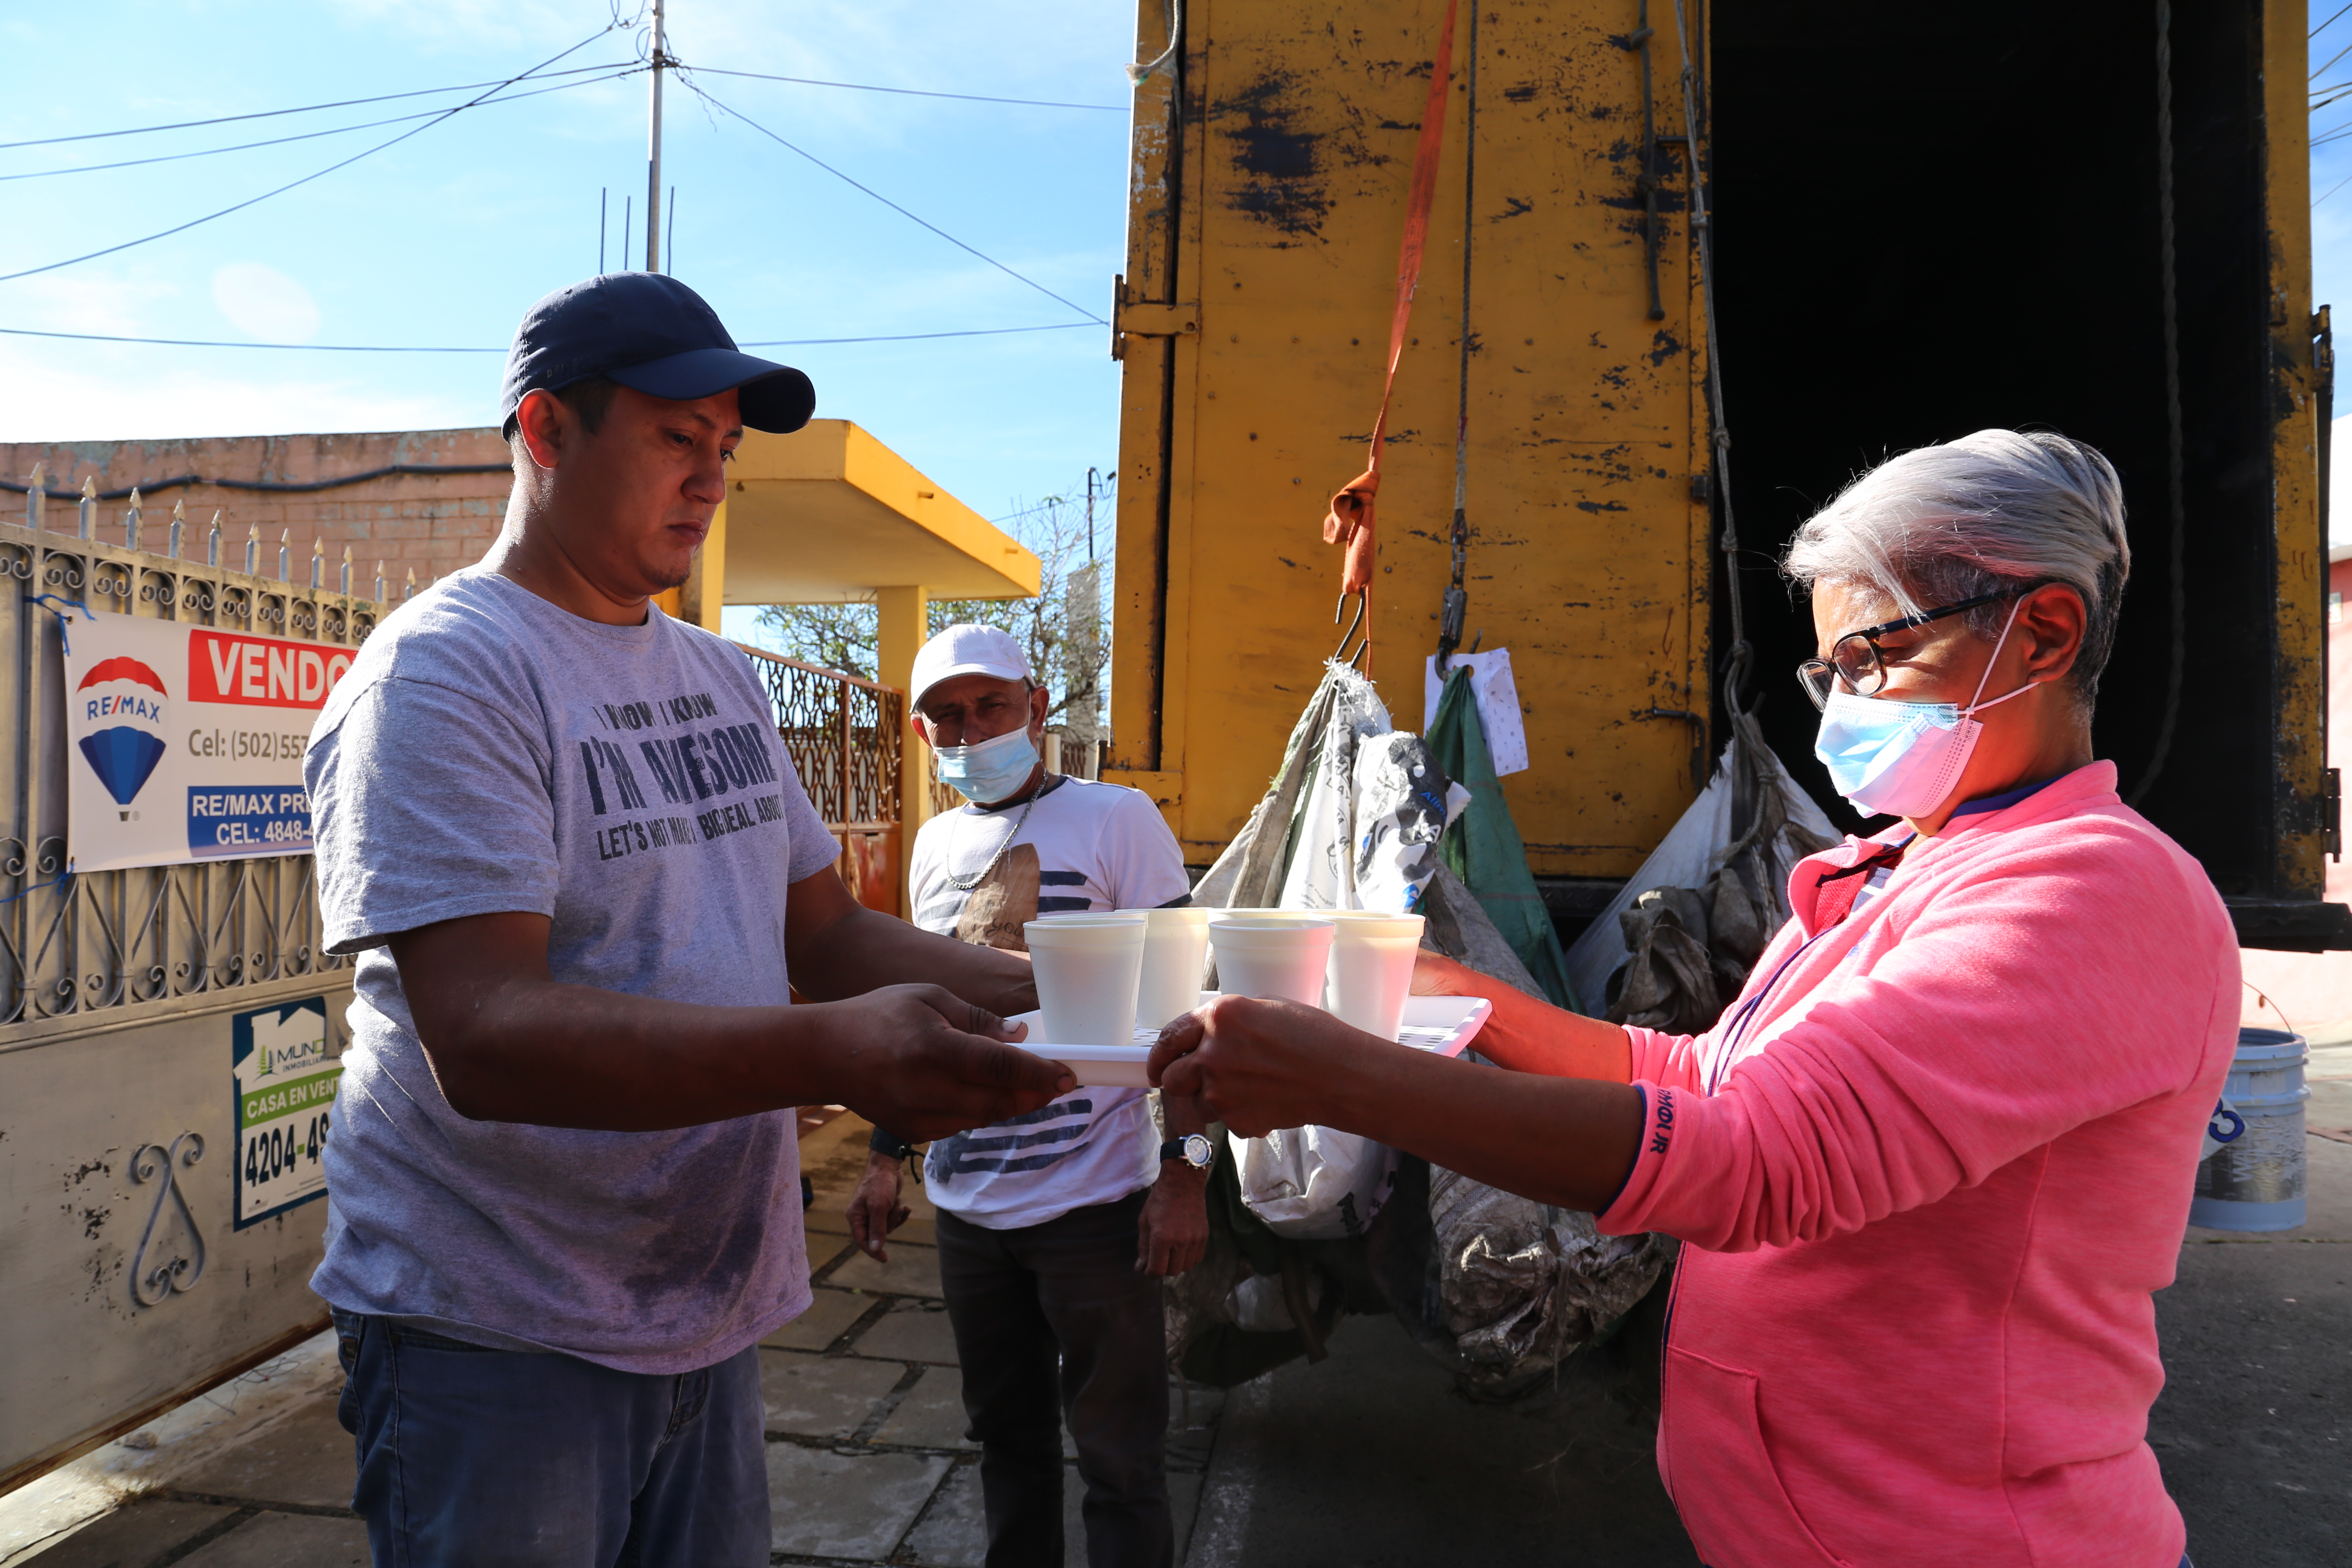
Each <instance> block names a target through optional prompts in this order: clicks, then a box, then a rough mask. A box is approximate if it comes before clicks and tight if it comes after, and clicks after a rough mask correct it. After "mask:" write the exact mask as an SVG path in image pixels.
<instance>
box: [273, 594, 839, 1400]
mask: <svg viewBox="0 0 2352 1568" xmlns="http://www.w3.org/2000/svg"><path fill="white" fill-rule="evenodd" d="M303 772H304V775H305V777H306V778H307V779H308V781H309V784H310V806H311V813H312V823H313V832H314V834H315V837H316V843H317V846H318V851H317V853H318V870H319V897H320V907H321V912H322V914H323V916H324V919H325V922H326V940H327V947H328V951H330V952H339V953H348V952H357V953H359V955H360V961H359V966H358V971H357V973H356V976H355V980H354V984H355V988H356V992H357V994H356V996H355V998H354V1000H353V1002H352V1008H351V1015H350V1017H351V1025H352V1045H351V1048H350V1050H349V1052H348V1053H347V1054H346V1056H345V1057H344V1058H343V1059H344V1074H343V1079H342V1086H341V1095H340V1102H339V1104H338V1106H337V1110H336V1127H335V1132H334V1137H333V1139H332V1141H331V1142H330V1144H329V1145H328V1151H327V1154H326V1168H327V1193H328V1217H327V1255H326V1259H325V1261H324V1262H322V1263H321V1264H320V1266H319V1270H318V1273H317V1274H316V1276H315V1277H314V1278H313V1279H312V1280H311V1285H312V1288H313V1289H316V1290H317V1291H318V1292H319V1294H320V1295H321V1296H323V1297H325V1298H326V1299H327V1300H328V1301H330V1302H331V1303H332V1304H333V1305H335V1306H337V1307H341V1308H342V1309H344V1310H349V1311H357V1312H367V1313H375V1314H382V1315H383V1316H387V1317H392V1318H395V1319H400V1320H404V1321H409V1322H412V1323H416V1324H419V1325H424V1326H428V1327H432V1328H435V1329H436V1330H437V1331H440V1332H443V1333H446V1334H449V1335H451V1336H453V1337H456V1338H459V1339H466V1340H470V1341H473V1342H478V1343H482V1344H488V1345H498V1346H507V1347H511V1348H523V1347H531V1348H545V1349H551V1350H557V1351H562V1352H567V1353H569V1354H572V1355H575V1356H580V1357H582V1358H583V1359H585V1360H588V1361H592V1362H596V1363H601V1364H603V1365H605V1366H611V1367H616V1368H618V1369H620V1370H622V1371H625V1372H638V1373H679V1372H687V1371H691V1370H693V1369H695V1368H698V1367H703V1366H708V1365H710V1364H711V1363H715V1362H718V1361H721V1360H724V1359H725V1358H727V1357H728V1356H730V1355H733V1354H734V1353H736V1352H739V1351H740V1350H741V1349H743V1348H744V1347H745V1346H747V1345H750V1344H752V1343H755V1342H758V1341H759V1340H760V1339H761V1336H763V1335H765V1334H768V1333H770V1332H772V1331H774V1330H775V1329H776V1328H777V1327H778V1326H779V1325H780V1324H782V1323H783V1322H785V1321H789V1320H791V1319H792V1318H793V1317H795V1316H797V1315H798V1314H799V1313H801V1312H802V1311H803V1310H806V1308H807V1306H808V1302H809V1287H808V1266H807V1262H806V1258H805V1255H804V1253H803V1243H802V1237H801V1202H800V1163H799V1149H798V1145H797V1141H796V1136H795V1133H796V1121H795V1118H794V1116H793V1112H791V1111H790V1110H777V1111H771V1112H768V1113H766V1114H763V1115H759V1116H748V1117H742V1118H739V1119H735V1120H731V1121H717V1122H711V1123H709V1124H707V1125H704V1126H700V1127H690V1128H686V1129H683V1130H679V1131H666V1132H596V1131H576V1130H571V1129H563V1128H553V1127H538V1126H530V1125H527V1124H523V1123H520V1122H506V1121H467V1119H466V1118H464V1117H462V1116H460V1115H458V1114H457V1112H456V1111H455V1110H451V1109H450V1106H449V1103H448V1101H447V1100H445V1099H444V1098H443V1097H442V1094H441V1091H440V1089H439V1088H438V1086H437V1085H436V1083H435V1081H434V1079H433V1074H432V1071H431V1069H430V1068H429V1067H428V1066H427V1064H426V1062H425V1054H424V1051H423V1049H422V1047H420V1046H419V1045H418V1044H417V1040H416V1036H415V1029H414V1026H413V1025H412V1023H411V1019H410V1015H409V1008H408V1003H407V1000H406V998H405V997H404V995H403V994H402V991H401V976H400V971H399V968H398V966H397V965H396V964H395V963H394V962H393V957H392V952H391V949H390V948H388V947H386V946H385V945H384V943H385V942H386V941H387V940H388V939H389V938H391V937H393V936H394V935H397V934H398V933H400V932H402V931H413V930H415V929H416V928H418V927H420V926H425V925H430V924H432V923H434V922H436V921H446V920H455V919H457V918H460V917H462V916H467V915H479V914H490V913H499V912H506V911H515V910H520V911H526V912H530V913H536V914H542V915H546V916H548V917H549V919H550V920H551V922H552V924H551V931H550V935H549V942H548V963H549V967H550V970H551V973H552V974H553V977H554V978H555V979H556V980H557V981H559V982H562V983H565V984H579V985H593V986H597V987H600V988H602V989H604V990H607V991H621V992H628V993H632V994H636V995H641V996H656V997H664V998H667V999H669V1000H672V1001H678V1002H696V1003H703V1004H708V1005H716V1006H782V1005H786V1004H787V1003H788V1002H789V1001H790V1000H791V996H790V990H789V981H788V979H787V977H786V974H785V969H784V902H785V889H786V888H787V887H788V886H789V885H790V884H791V883H793V882H796V881H799V880H801V879H803V878H804V877H808V876H810V875H813V874H814V873H815V872H817V871H819V870H822V869H823V868H824V867H825V866H827V865H828V864H830V863H831V862H832V860H833V858H834V857H835V844H834V840H833V837H832V836H831V835H830V834H829V833H828V832H827V831H826V829H825V826H824V821H823V819H822V818H820V817H819V816H817V814H816V810H815V808H814V806H812V805H810V804H809V799H808V796H807V795H806V794H805V793H804V792H803V789H802V787H801V783H800V779H799V776H798V774H797V773H794V771H793V764H792V762H791V760H790V759H789V758H788V757H787V756H786V755H785V752H784V749H783V745H782V742H781V740H780V739H779V737H778V735H777V733H776V729H775V724H774V721H773V719H772V717H771V710H770V707H769V703H768V700H767V698H766V696H765V695H764V694H763V693H762V692H761V689H760V685H759V682H758V681H757V679H755V678H754V677H753V675H752V673H751V668H750V661H749V659H748V658H746V657H745V656H744V654H743V653H742V651H741V650H740V649H739V648H737V647H734V646H732V645H731V644H730V643H727V642H725V641H723V640H721V639H720V638H719V637H714V636H712V635H711V634H709V632H705V631H701V630H699V629H698V628H696V627H693V626H687V625H685V624H683V623H681V622H678V621H676V620H673V619H671V618H670V617H668V616H665V615H663V614H662V613H661V612H660V611H659V610H658V609H656V610H652V611H650V612H649V613H648V616H647V618H646V622H645V624H644V625H642V626H605V625H602V624H600V623H597V622H593V621H588V620H583V619H582V618H581V617H579V616H573V615H572V614H570V613H569V612H567V611H564V610H562V609H559V608H557V607H556V606H555V605H551V604H550V603H548V602H547V601H546V600H544V599H541V598H540V597H539V596H538V595H534V594H532V593H530V592H529V591H528V590H526V589H524V588H522V587H520V586H518V585H517V584H513V583H510V582H509V581H507V580H506V579H505V578H502V577H499V576H497V575H495V574H490V573H487V572H482V571H478V570H476V571H467V572H461V573H459V574H457V575H455V576H453V577H450V578H448V579H446V580H445V581H444V582H442V583H441V584H439V585H437V586H436V587H435V588H434V589H433V590H432V591H430V592H429V593H426V594H424V595H420V596H419V597H418V598H416V599H415V600H414V601H412V602H411V603H409V604H408V605H404V606H403V607H402V608H401V609H400V610H399V611H398V612H397V613H395V614H394V615H393V616H390V617H389V618H388V619H386V620H385V621H384V623H383V625H382V626H378V627H377V628H376V630H375V632H374V634H373V636H371V637H369V638H368V641H367V643H366V646H365V647H362V650H361V652H360V655H359V658H358V659H357V660H356V661H355V662H354V663H353V664H352V669H351V672H350V673H349V674H348V675H346V676H344V678H343V679H342V680H341V683H339V684H338V685H337V687H336V689H335V690H334V693H333V695H332V696H331V697H330V698H329V700H328V701H327V705H326V707H325V709H324V710H323V711H321V712H320V715H319V721H318V723H317V725H316V727H315V728H314V729H313V730H312V731H311V734H310V752H309V755H308V757H307V758H306V760H305V763H304V769H303Z"/></svg>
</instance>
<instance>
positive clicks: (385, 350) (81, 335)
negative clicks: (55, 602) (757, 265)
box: [0, 321, 1102, 354]
mask: <svg viewBox="0 0 2352 1568" xmlns="http://www.w3.org/2000/svg"><path fill="white" fill-rule="evenodd" d="M1101 325H1102V323H1101V322H1100V321H1049V322H1047V323H1046V324H1045V325H1044V326H1042V327H969V328H965V329H963V330H961V331H949V332H880V333H875V334H872V335H870V336H866V337H857V338H765V339H762V340H761V341H760V342H750V343H738V344H737V345H736V346H737V347H738V348H746V349H789V348H807V347H810V346H813V345H819V344H827V343H908V342H924V341H927V340H929V339H932V338H993V337H1002V336H1004V335H1006V334H1007V333H1013V332H1063V331H1069V330H1070V329H1071V328H1073V327H1098V326H1101ZM0 336H5V337H11V338H61V339H65V340H67V341H68V342H83V343H152V344H155V345H157V346H160V347H163V348H178V349H283V350H287V351H289V352H293V353H331V354H502V353H506V352H507V351H506V350H504V349H479V348H446V347H415V346H409V345H385V344H381V343H256V342H228V341H225V340H216V339H211V338H134V337H125V336H121V335H118V334H115V333H112V332H50V331H38V330H37V329H35V328H32V327H0Z"/></svg>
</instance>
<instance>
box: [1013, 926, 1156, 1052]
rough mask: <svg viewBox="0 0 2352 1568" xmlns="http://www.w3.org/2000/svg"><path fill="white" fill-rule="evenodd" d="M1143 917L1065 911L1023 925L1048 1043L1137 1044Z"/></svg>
mask: <svg viewBox="0 0 2352 1568" xmlns="http://www.w3.org/2000/svg"><path fill="white" fill-rule="evenodd" d="M1143 932H1144V926H1143V921H1141V920H1140V919H1139V917H1137V916H1134V915H1115V914H1100V915H1061V916H1057V917H1055V919H1052V920H1043V921H1029V922H1027V923H1026V924H1025V925H1024V926H1023V927H1022V928H1021V934H1022V937H1023V939H1024V941H1026V942H1028V943H1029V959H1030V962H1031V963H1033V964H1034V966H1035V967H1036V971H1037V1005H1038V1008H1039V1010H1040V1011H1041V1012H1042V1013H1043V1014H1044V1015H1045V1016H1044V1017H1043V1018H1042V1019H1041V1020H1040V1023H1041V1024H1042V1026H1043V1027H1044V1031H1045V1039H1043V1040H1042V1041H1038V1042H1035V1043H1036V1044H1039V1045H1045V1046H1126V1045H1132V1044H1133V1043H1134V1042H1135V987H1136V982H1137V980H1138V979H1139V977H1140V976H1141V974H1142V973H1143Z"/></svg>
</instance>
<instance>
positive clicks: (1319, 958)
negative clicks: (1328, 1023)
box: [1209, 916, 1332, 1007]
mask: <svg viewBox="0 0 2352 1568" xmlns="http://www.w3.org/2000/svg"><path fill="white" fill-rule="evenodd" d="M1331 929H1332V928H1331V922H1330V921H1328V920H1271V919H1261V918H1258V917H1255V916H1252V917H1249V918H1245V919H1238V920H1234V919H1212V920H1211V921H1209V945H1210V946H1212V947H1213V948H1214V949H1215V950H1216V953H1217V989H1218V990H1220V991H1223V993H1225V994H1227V995H1229V996H1263V997H1268V998H1272V999H1276V1000H1280V1001H1286V1002H1298V1003H1303V1004H1305V1005H1307V1006H1309V1007H1320V1006H1322V1005H1323V973H1324V970H1325V968H1326V967H1327V966H1328V963H1329V962H1330V957H1331Z"/></svg>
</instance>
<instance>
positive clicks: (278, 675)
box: [188, 629, 352, 708]
mask: <svg viewBox="0 0 2352 1568" xmlns="http://www.w3.org/2000/svg"><path fill="white" fill-rule="evenodd" d="M351 667H352V655H351V652H350V650H349V649H347V648H340V647H320V645H319V644H317V643H302V642H289V641H287V640H286V639H284V638H282V637H239V636H237V635H236V634H235V633H232V632H208V631H200V630H193V629H192V630H191V631H190V632H189V634H188V700H189V701H191V702H225V703H233V704H235V705H236V706H238V707H242V708H256V707H258V708H320V707H323V706H325V704H326V700H327V693H328V692H330V691H332V690H333V689H335V682H337V681H339V680H341V679H342V678H343V672H344V671H346V670H348V669H350V668H351Z"/></svg>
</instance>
